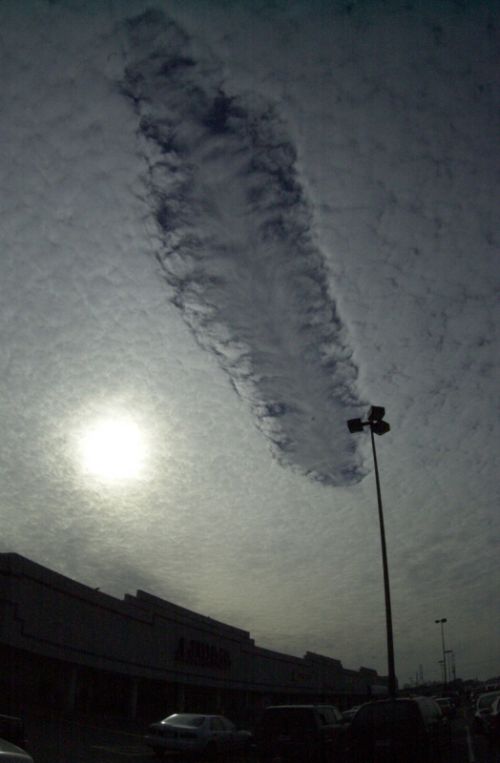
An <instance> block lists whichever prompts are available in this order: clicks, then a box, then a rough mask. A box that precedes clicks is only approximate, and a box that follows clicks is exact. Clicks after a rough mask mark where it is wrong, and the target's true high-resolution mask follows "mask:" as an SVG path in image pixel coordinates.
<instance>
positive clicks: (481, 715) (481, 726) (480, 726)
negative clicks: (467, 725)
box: [474, 691, 500, 734]
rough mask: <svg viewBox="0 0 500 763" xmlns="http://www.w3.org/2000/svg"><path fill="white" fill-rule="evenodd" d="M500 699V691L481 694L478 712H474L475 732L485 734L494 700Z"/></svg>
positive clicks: (478, 699) (477, 704)
mask: <svg viewBox="0 0 500 763" xmlns="http://www.w3.org/2000/svg"><path fill="white" fill-rule="evenodd" d="M497 697H500V691H489V692H486V693H485V694H480V695H479V697H478V698H477V700H476V710H475V712H474V731H475V732H476V734H484V732H485V730H486V726H485V722H486V723H487V719H488V716H489V714H490V712H491V706H492V704H493V702H494V700H495V699H496V698H497Z"/></svg>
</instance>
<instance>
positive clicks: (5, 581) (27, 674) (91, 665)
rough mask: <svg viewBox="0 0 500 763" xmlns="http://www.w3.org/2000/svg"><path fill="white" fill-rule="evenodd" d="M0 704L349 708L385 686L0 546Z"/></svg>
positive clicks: (238, 711) (247, 710) (116, 708)
mask: <svg viewBox="0 0 500 763" xmlns="http://www.w3.org/2000/svg"><path fill="white" fill-rule="evenodd" d="M0 664H1V678H0V689H1V693H2V696H3V697H4V698H5V699H4V707H3V708H1V709H0V712H20V711H22V710H23V708H25V707H27V706H28V705H29V706H33V705H37V704H43V706H44V708H45V709H46V710H47V711H51V712H54V713H61V712H62V713H69V714H90V715H92V714H108V715H117V716H118V715H120V716H123V717H124V716H127V717H129V718H131V719H134V718H156V717H158V716H164V715H166V714H168V713H170V712H177V711H181V710H191V711H205V712H209V711H212V712H215V711H219V712H225V713H226V714H227V715H229V716H231V717H233V718H234V719H246V718H252V717H255V716H256V715H257V714H258V712H259V710H260V709H261V708H262V707H264V706H265V705H267V704H270V703H275V702H313V701H322V702H334V703H335V704H338V705H339V706H341V707H347V706H350V705H352V704H354V703H355V702H356V701H360V700H365V699H366V698H367V697H368V696H370V694H371V693H375V692H377V693H378V692H380V691H383V690H384V687H385V685H386V681H385V680H384V679H383V678H381V677H379V676H378V675H377V673H376V672H375V671H373V670H370V669H367V668H361V669H360V670H359V671H352V670H346V669H344V668H343V666H342V663H341V662H340V661H339V660H335V659H332V658H329V657H325V656H322V655H316V654H312V653H310V652H307V653H306V654H305V655H304V657H302V658H301V657H294V656H291V655H286V654H281V653H279V652H275V651H271V650H268V649H264V648H262V647H259V646H257V645H256V644H255V643H254V641H253V639H252V638H251V637H250V634H249V633H248V632H247V631H244V630H241V629H239V628H235V627H233V626H230V625H227V624H225V623H221V622H218V621H216V620H213V619H212V618H210V617H206V616H204V615H200V614H197V613H195V612H191V611H190V610H187V609H184V608H183V607H179V606H177V605H176V604H172V603H170V602H168V601H164V600H162V599H160V598H158V597H155V596H152V595H151V594H148V593H146V592H144V591H137V593H136V594H135V595H130V594H127V595H125V597H124V598H123V599H117V598H114V597H112V596H109V595H107V594H105V593H103V592H101V591H96V590H93V589H92V588H89V587H87V586H85V585H82V584H81V583H78V582H76V581H73V580H71V579H69V578H67V577H65V576H63V575H60V574H59V573H56V572H53V571H51V570H49V569H47V568H45V567H42V566H40V565H38V564H36V563H34V562H32V561H30V560H28V559H26V558H24V557H22V556H20V555H18V554H0Z"/></svg>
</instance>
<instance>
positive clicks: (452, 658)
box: [446, 649, 457, 681]
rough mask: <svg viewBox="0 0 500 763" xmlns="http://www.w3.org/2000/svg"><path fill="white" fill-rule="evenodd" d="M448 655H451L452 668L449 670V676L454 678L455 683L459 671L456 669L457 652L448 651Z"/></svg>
mask: <svg viewBox="0 0 500 763" xmlns="http://www.w3.org/2000/svg"><path fill="white" fill-rule="evenodd" d="M446 654H449V655H450V667H449V670H448V675H449V676H450V678H451V677H452V676H453V681H456V680H457V669H456V667H455V652H454V651H453V649H447V650H446Z"/></svg>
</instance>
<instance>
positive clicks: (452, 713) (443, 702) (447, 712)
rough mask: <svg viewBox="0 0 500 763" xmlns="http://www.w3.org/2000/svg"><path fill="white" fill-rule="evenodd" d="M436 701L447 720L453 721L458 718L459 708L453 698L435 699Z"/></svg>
mask: <svg viewBox="0 0 500 763" xmlns="http://www.w3.org/2000/svg"><path fill="white" fill-rule="evenodd" d="M434 701H435V702H437V703H438V705H439V707H440V708H441V712H442V713H443V715H444V717H445V718H448V719H449V720H451V719H452V718H455V717H456V715H457V708H456V706H455V704H454V702H453V701H452V699H451V697H434Z"/></svg>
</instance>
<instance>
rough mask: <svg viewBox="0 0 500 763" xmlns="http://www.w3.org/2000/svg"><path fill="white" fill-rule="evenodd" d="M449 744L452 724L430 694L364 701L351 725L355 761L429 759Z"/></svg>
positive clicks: (403, 762)
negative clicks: (366, 702)
mask: <svg viewBox="0 0 500 763" xmlns="http://www.w3.org/2000/svg"><path fill="white" fill-rule="evenodd" d="M449 746H450V736H449V724H448V722H447V720H446V719H445V718H444V717H443V714H442V712H441V710H440V708H439V706H438V705H437V704H436V702H435V701H434V700H433V699H431V698H430V697H411V698H404V699H403V698H401V699H386V700H378V701H376V702H370V703H368V704H366V705H362V706H361V707H360V709H359V710H358V712H357V713H356V715H355V716H354V718H353V720H352V723H351V725H350V729H349V741H348V751H349V756H348V760H349V761H352V763H389V762H390V763H429V761H433V760H438V759H439V757H440V755H441V753H442V752H444V751H445V750H448V749H449Z"/></svg>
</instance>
